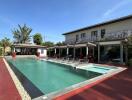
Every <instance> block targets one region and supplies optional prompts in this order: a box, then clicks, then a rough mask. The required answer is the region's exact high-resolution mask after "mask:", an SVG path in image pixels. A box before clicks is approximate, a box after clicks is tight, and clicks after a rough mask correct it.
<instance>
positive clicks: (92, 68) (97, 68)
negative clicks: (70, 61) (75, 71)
mask: <svg viewBox="0 0 132 100" xmlns="http://www.w3.org/2000/svg"><path fill="white" fill-rule="evenodd" d="M82 69H85V70H88V71H93V72H97V73H102V74H105V73H107V72H108V71H110V70H114V69H116V68H115V67H103V66H100V65H95V64H90V65H88V66H85V67H83V68H82Z"/></svg>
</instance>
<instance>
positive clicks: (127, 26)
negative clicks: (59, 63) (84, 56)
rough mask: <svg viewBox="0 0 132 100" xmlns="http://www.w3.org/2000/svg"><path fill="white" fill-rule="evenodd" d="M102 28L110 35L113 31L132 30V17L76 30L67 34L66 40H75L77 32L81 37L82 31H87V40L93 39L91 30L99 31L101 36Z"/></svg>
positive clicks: (114, 32)
mask: <svg viewBox="0 0 132 100" xmlns="http://www.w3.org/2000/svg"><path fill="white" fill-rule="evenodd" d="M101 29H105V30H106V35H110V34H111V33H113V34H116V33H117V34H118V33H119V32H121V31H127V30H131V31H132V19H128V20H125V21H120V22H116V23H112V24H108V25H103V26H99V27H96V28H92V29H87V30H84V31H79V32H75V33H72V34H67V35H65V41H66V42H67V41H74V40H75V39H76V35H77V34H78V35H79V38H80V34H81V33H86V38H87V40H89V41H91V40H90V39H91V32H92V31H98V37H99V38H100V33H101ZM131 34H132V33H131Z"/></svg>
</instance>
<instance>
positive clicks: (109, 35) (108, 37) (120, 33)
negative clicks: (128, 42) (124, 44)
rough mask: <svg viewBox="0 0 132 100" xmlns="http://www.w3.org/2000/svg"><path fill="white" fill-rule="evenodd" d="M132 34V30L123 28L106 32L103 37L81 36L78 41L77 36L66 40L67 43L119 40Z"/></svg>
mask: <svg viewBox="0 0 132 100" xmlns="http://www.w3.org/2000/svg"><path fill="white" fill-rule="evenodd" d="M130 35H132V30H123V31H117V32H111V33H106V34H105V35H104V37H103V38H101V36H98V37H91V36H90V37H85V38H79V39H78V41H77V40H76V38H71V39H67V40H66V41H65V43H66V44H75V43H84V42H96V41H102V40H117V39H125V38H127V37H128V36H130Z"/></svg>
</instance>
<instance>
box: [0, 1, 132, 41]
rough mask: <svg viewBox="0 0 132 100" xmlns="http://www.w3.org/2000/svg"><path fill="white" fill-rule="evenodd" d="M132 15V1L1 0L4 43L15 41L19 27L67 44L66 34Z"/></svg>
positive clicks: (1, 25)
mask: <svg viewBox="0 0 132 100" xmlns="http://www.w3.org/2000/svg"><path fill="white" fill-rule="evenodd" d="M131 14H132V0H0V39H2V38H4V37H8V38H10V39H11V40H13V35H12V30H13V29H14V28H17V27H18V24H20V25H23V24H26V25H27V26H28V27H31V28H32V29H33V31H32V33H31V35H33V34H35V33H41V34H42V37H43V39H44V40H45V41H52V42H58V41H64V36H63V35H62V34H63V33H65V32H69V31H72V30H75V29H78V28H83V27H86V26H90V25H93V24H97V23H100V22H104V21H108V20H111V19H115V18H119V17H122V16H127V15H131Z"/></svg>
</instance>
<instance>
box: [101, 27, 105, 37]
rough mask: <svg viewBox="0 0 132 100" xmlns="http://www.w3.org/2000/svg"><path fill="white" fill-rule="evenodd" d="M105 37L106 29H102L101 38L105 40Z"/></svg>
mask: <svg viewBox="0 0 132 100" xmlns="http://www.w3.org/2000/svg"><path fill="white" fill-rule="evenodd" d="M104 36H105V29H102V30H101V38H104Z"/></svg>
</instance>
